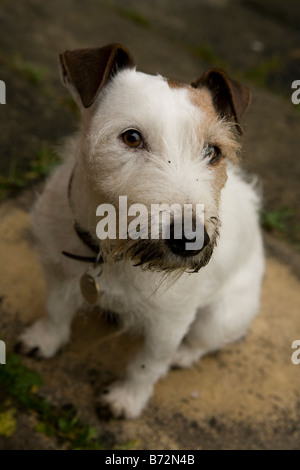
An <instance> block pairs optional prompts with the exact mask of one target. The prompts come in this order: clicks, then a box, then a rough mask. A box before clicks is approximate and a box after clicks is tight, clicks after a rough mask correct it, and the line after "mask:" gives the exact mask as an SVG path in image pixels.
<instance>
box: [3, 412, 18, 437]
mask: <svg viewBox="0 0 300 470" xmlns="http://www.w3.org/2000/svg"><path fill="white" fill-rule="evenodd" d="M15 415H16V409H15V408H8V409H7V410H5V411H3V412H2V413H0V436H5V437H10V436H11V435H12V434H13V433H14V432H15V431H16V429H17V421H16V418H15Z"/></svg>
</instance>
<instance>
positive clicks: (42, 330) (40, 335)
mask: <svg viewBox="0 0 300 470" xmlns="http://www.w3.org/2000/svg"><path fill="white" fill-rule="evenodd" d="M68 336H69V335H68V332H66V331H64V330H63V329H61V328H59V327H58V326H57V325H54V323H52V322H51V321H50V320H49V319H48V318H41V319H40V320H38V321H36V322H35V323H34V324H33V325H31V326H30V327H28V328H26V329H25V331H24V332H23V333H22V335H21V336H20V338H19V342H18V343H17V345H16V350H17V352H20V353H21V354H28V355H31V356H36V357H44V358H50V357H52V356H54V355H55V353H56V352H57V351H58V349H59V348H60V347H61V346H63V345H64V344H65V343H66V342H67V341H68Z"/></svg>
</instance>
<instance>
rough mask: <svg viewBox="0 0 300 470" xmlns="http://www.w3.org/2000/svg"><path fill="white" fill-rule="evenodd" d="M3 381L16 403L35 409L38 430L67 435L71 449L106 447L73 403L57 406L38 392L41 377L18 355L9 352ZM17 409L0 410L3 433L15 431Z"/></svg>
mask: <svg viewBox="0 0 300 470" xmlns="http://www.w3.org/2000/svg"><path fill="white" fill-rule="evenodd" d="M0 383H1V385H2V387H3V388H4V389H5V391H6V393H7V394H8V395H9V396H10V397H12V398H13V399H14V400H15V402H16V404H17V406H19V407H21V408H22V409H23V410H24V409H25V410H27V411H28V410H29V411H31V412H34V414H35V416H36V418H37V419H38V424H37V426H36V428H35V431H37V432H40V433H42V434H46V435H47V436H52V437H60V438H62V439H64V440H65V441H67V442H68V446H69V448H70V449H91V450H92V449H97V450H101V449H103V443H102V439H101V438H100V437H99V436H98V432H97V430H96V429H95V428H94V427H92V426H89V425H88V424H86V423H84V422H83V421H82V420H81V418H80V417H79V415H78V413H77V411H76V409H75V408H74V407H73V406H70V407H64V408H59V407H55V406H53V405H51V404H50V403H48V402H47V400H46V399H45V398H43V397H42V396H40V395H39V393H38V391H39V387H40V386H41V385H42V384H43V380H42V378H41V377H40V375H39V374H38V373H37V372H36V371H34V370H31V369H29V368H28V367H26V366H24V365H23V364H22V362H21V360H20V358H19V357H18V356H17V355H15V354H10V355H8V357H7V361H6V365H5V366H1V367H0ZM15 413H16V409H15V408H9V409H7V410H5V411H3V412H2V413H0V434H1V435H6V436H9V435H11V434H12V433H13V432H14V431H15V429H16V420H15Z"/></svg>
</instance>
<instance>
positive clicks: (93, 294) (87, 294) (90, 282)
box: [80, 272, 100, 304]
mask: <svg viewBox="0 0 300 470" xmlns="http://www.w3.org/2000/svg"><path fill="white" fill-rule="evenodd" d="M80 290H81V293H82V296H83V298H84V299H85V300H86V301H87V302H88V303H89V304H95V303H96V302H97V300H98V299H99V295H100V289H99V284H98V282H97V281H96V279H95V277H93V276H92V275H91V274H89V273H88V272H86V273H85V274H84V275H83V276H82V277H81V279H80Z"/></svg>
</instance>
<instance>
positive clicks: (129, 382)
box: [100, 310, 195, 419]
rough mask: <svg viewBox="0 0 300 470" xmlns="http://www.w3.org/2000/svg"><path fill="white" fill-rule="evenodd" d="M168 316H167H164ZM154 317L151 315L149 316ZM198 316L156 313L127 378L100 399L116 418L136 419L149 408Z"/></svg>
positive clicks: (110, 387) (126, 372)
mask: <svg viewBox="0 0 300 470" xmlns="http://www.w3.org/2000/svg"><path fill="white" fill-rule="evenodd" d="M164 313H165V314H164ZM150 315H151V314H150ZM194 316H195V312H191V313H190V315H189V314H187V313H186V312H185V313H184V315H182V312H181V315H178V316H176V314H174V312H172V313H171V314H170V311H168V312H163V311H161V310H160V312H159V314H158V312H153V316H152V317H150V318H151V324H150V325H147V331H146V336H145V342H144V345H143V347H142V348H141V349H140V350H139V351H138V353H137V354H136V355H135V357H134V358H133V359H132V360H131V362H130V363H129V364H128V366H127V369H126V371H125V377H124V378H123V379H120V380H119V381H117V382H114V383H113V384H111V385H110V386H109V387H108V388H107V390H105V392H104V393H103V395H102V396H101V397H100V406H103V405H104V406H106V407H108V408H109V410H110V411H111V413H112V414H113V415H114V416H115V417H124V418H127V419H130V418H137V417H138V416H139V415H140V413H141V412H142V410H143V409H144V407H145V405H146V404H147V402H148V400H149V398H150V396H151V394H152V391H153V386H154V385H155V383H156V382H157V381H158V380H159V379H160V378H161V377H162V376H163V375H164V374H165V373H166V372H167V371H168V368H169V366H170V363H171V360H172V357H173V355H174V353H175V351H176V349H177V347H178V345H179V344H180V342H181V340H182V338H183V336H184V335H185V333H186V331H187V329H188V326H189V324H190V323H191V322H192V320H193V318H194Z"/></svg>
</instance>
